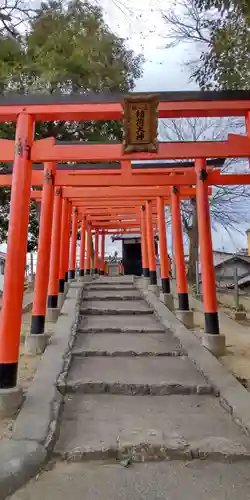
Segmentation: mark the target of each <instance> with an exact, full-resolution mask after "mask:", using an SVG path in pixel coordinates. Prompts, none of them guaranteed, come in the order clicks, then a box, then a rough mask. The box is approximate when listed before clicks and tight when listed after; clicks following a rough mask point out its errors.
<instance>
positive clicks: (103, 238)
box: [100, 231, 105, 275]
mask: <svg viewBox="0 0 250 500" xmlns="http://www.w3.org/2000/svg"><path fill="white" fill-rule="evenodd" d="M104 259H105V231H102V240H101V266H100V274H101V275H104V268H105V264H104Z"/></svg>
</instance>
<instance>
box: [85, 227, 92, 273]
mask: <svg viewBox="0 0 250 500" xmlns="http://www.w3.org/2000/svg"><path fill="white" fill-rule="evenodd" d="M91 253H92V233H91V225H90V224H88V228H87V259H86V274H87V275H89V274H91Z"/></svg>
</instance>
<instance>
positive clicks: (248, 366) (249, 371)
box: [194, 293, 250, 390]
mask: <svg viewBox="0 0 250 500" xmlns="http://www.w3.org/2000/svg"><path fill="white" fill-rule="evenodd" d="M217 298H218V305H219V312H220V314H219V320H220V332H221V333H222V334H223V335H225V336H226V346H227V350H226V354H225V355H224V356H222V357H221V358H220V361H221V363H223V365H224V366H226V367H227V369H228V370H229V371H230V372H231V373H233V374H234V375H235V377H237V378H238V380H240V381H241V382H242V383H243V385H245V386H246V387H247V388H248V389H249V390H250V296H247V295H244V296H240V303H241V304H243V305H244V308H245V312H246V314H247V319H246V320H244V321H238V322H237V321H235V319H234V312H235V299H234V295H233V293H226V294H224V293H218V294H217ZM194 322H195V328H194V333H195V334H196V335H197V336H198V337H201V336H202V334H203V332H204V316H203V313H202V312H201V311H198V310H197V309H196V308H194Z"/></svg>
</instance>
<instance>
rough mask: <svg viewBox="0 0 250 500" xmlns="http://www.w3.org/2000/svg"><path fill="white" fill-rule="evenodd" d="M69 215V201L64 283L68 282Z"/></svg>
mask: <svg viewBox="0 0 250 500" xmlns="http://www.w3.org/2000/svg"><path fill="white" fill-rule="evenodd" d="M71 214H72V203H71V201H68V223H67V244H66V250H65V261H64V270H65V283H67V282H68V278H69V273H68V269H69V252H70V231H71Z"/></svg>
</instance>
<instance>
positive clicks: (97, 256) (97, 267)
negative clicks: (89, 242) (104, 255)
mask: <svg viewBox="0 0 250 500" xmlns="http://www.w3.org/2000/svg"><path fill="white" fill-rule="evenodd" d="M98 260H99V231H98V229H96V232H95V256H94V273H95V274H98V271H99V262H98Z"/></svg>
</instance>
